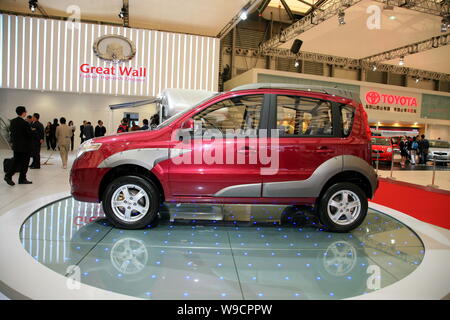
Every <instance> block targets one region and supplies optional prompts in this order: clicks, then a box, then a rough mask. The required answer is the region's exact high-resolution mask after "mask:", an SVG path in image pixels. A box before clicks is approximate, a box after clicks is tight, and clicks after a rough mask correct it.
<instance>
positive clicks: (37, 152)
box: [30, 113, 44, 169]
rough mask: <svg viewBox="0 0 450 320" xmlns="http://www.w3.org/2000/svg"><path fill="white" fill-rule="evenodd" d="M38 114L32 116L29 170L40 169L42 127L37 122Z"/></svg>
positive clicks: (42, 138) (42, 140)
mask: <svg viewBox="0 0 450 320" xmlns="http://www.w3.org/2000/svg"><path fill="white" fill-rule="evenodd" d="M39 118H40V115H39V113H34V114H33V122H32V123H31V131H32V134H33V140H32V141H33V143H32V149H31V158H32V159H33V162H32V163H31V166H30V168H31V169H40V168H41V144H42V142H44V125H43V124H42V123H40V122H39Z"/></svg>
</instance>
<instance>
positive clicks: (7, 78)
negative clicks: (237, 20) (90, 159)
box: [0, 14, 220, 145]
mask: <svg viewBox="0 0 450 320" xmlns="http://www.w3.org/2000/svg"><path fill="white" fill-rule="evenodd" d="M219 46H220V41H219V39H217V38H213V37H204V36H197V35H189V34H180V33H170V32H160V31H154V30H141V29H133V28H124V27H120V26H111V25H99V24H89V23H80V22H73V21H70V20H68V21H62V20H53V19H43V18H34V17H26V16H17V15H7V14H1V15H0V61H1V64H0V74H1V76H0V116H1V117H2V118H3V119H12V118H14V117H15V108H16V107H17V106H18V105H24V106H26V107H27V109H28V112H29V113H33V112H38V113H40V115H41V122H43V123H44V124H45V123H46V122H47V121H52V120H53V119H54V118H60V117H62V116H64V117H66V118H67V120H68V121H69V120H72V121H74V124H75V125H76V126H77V128H79V125H80V124H81V123H82V121H83V120H87V121H91V122H92V124H93V125H94V126H95V125H96V123H97V121H98V120H102V121H103V122H104V124H105V126H106V128H107V134H111V133H114V132H115V131H116V129H117V126H118V125H119V123H120V120H121V119H122V118H123V117H124V114H125V113H135V114H136V113H138V114H139V122H140V123H139V125H142V119H144V118H147V119H149V118H150V116H152V115H153V114H154V113H155V112H156V110H155V105H152V104H148V105H144V106H140V107H129V108H122V109H118V110H114V111H111V109H110V108H109V106H110V105H112V104H120V103H126V102H133V101H141V100H145V99H147V98H150V97H155V96H157V95H158V93H160V92H161V91H163V90H164V89H167V88H181V89H196V90H209V91H217V88H218V74H219V54H220V50H219ZM78 130H79V129H78ZM78 130H77V132H76V133H75V136H76V137H78V135H79V132H78ZM78 140H79V139H75V141H76V145H77V144H78V143H79V141H78Z"/></svg>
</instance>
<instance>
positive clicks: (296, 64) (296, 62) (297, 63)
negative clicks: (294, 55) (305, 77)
mask: <svg viewBox="0 0 450 320" xmlns="http://www.w3.org/2000/svg"><path fill="white" fill-rule="evenodd" d="M299 65H300V62H298V60H295V62H294V66H295V67H296V68H298V66H299Z"/></svg>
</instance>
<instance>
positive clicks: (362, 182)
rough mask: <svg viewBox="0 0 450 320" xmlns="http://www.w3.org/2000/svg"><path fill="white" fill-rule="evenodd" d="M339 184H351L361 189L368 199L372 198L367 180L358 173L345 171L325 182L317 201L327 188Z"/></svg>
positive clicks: (370, 187)
mask: <svg viewBox="0 0 450 320" xmlns="http://www.w3.org/2000/svg"><path fill="white" fill-rule="evenodd" d="M339 182H349V183H353V184H355V185H357V186H358V187H360V188H361V190H362V191H363V192H364V193H365V194H366V196H367V198H368V199H371V198H372V197H373V194H372V186H371V184H370V181H369V179H368V178H367V177H366V176H364V175H363V174H362V173H360V172H358V171H354V170H346V171H342V172H339V173H338V174H335V175H334V176H332V177H331V178H330V179H328V180H327V182H326V183H325V184H324V185H323V187H322V190H321V191H320V194H319V197H318V199H321V197H322V196H323V194H324V193H325V191H326V190H327V189H328V188H329V187H331V186H332V185H334V184H336V183H339Z"/></svg>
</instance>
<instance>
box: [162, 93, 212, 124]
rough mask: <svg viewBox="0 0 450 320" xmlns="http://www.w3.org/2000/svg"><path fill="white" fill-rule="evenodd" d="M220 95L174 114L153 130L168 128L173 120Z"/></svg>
mask: <svg viewBox="0 0 450 320" xmlns="http://www.w3.org/2000/svg"><path fill="white" fill-rule="evenodd" d="M219 94H220V93H216V94H213V95H211V96H210V97H207V98H206V99H203V100H202V101H200V102H199V103H197V104H195V105H193V106H192V107H189V108H186V109H185V110H182V111H180V112H178V113H175V114H174V115H173V116H171V117H170V118H167V119H166V120H164V121H163V122H161V123H160V124H159V125H158V126H157V127H156V129H155V130H159V129H162V128H164V127H166V126H168V125H169V124H171V123H172V122H174V121H175V120H177V119H178V118H180V117H181V116H182V115H184V114H186V113H188V112H189V111H191V110H192V109H194V108H196V107H198V106H199V105H201V104H202V103H205V102H206V101H208V100H209V99H211V98H213V97H215V96H217V95H219Z"/></svg>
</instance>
